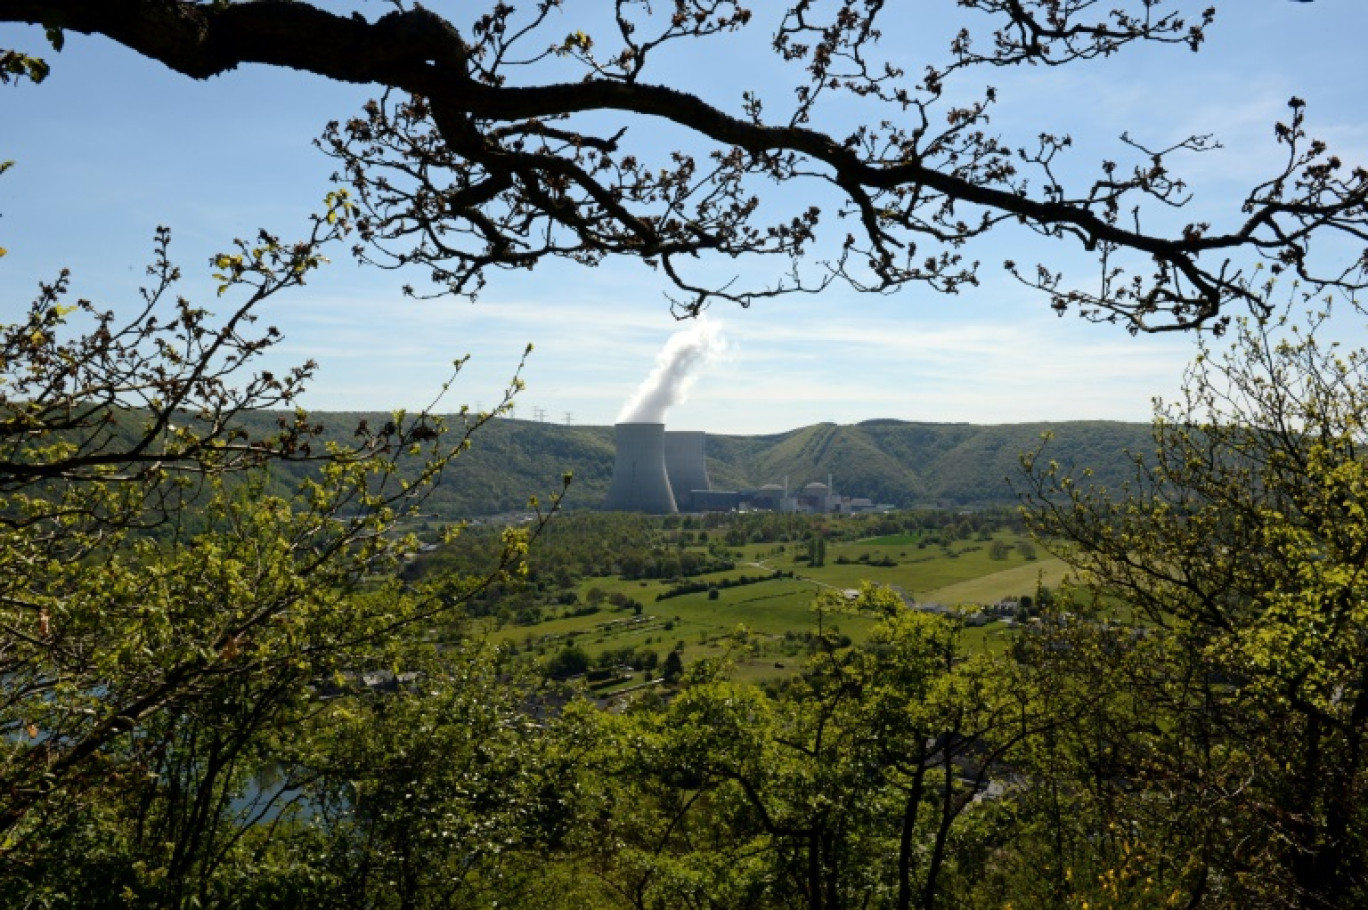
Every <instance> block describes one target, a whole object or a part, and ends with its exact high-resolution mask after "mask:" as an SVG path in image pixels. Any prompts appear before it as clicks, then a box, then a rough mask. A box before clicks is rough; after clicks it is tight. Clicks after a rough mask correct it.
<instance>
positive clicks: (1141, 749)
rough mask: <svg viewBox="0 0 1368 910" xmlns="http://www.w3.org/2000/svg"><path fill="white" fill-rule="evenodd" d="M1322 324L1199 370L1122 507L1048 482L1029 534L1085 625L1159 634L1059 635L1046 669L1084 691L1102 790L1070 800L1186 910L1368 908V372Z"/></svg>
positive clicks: (1079, 740)
mask: <svg viewBox="0 0 1368 910" xmlns="http://www.w3.org/2000/svg"><path fill="white" fill-rule="evenodd" d="M1318 322H1319V317H1313V318H1312V319H1311V320H1310V322H1309V323H1308V324H1307V326H1306V327H1304V328H1299V327H1297V326H1293V325H1289V324H1288V323H1287V322H1286V321H1282V320H1280V321H1272V320H1270V321H1266V322H1252V321H1251V322H1242V323H1240V324H1239V326H1238V338H1237V343H1236V344H1235V346H1234V347H1233V349H1232V350H1230V351H1229V352H1227V353H1225V354H1224V355H1217V354H1214V353H1212V352H1210V351H1204V352H1203V354H1202V356H1201V357H1200V358H1199V359H1198V361H1197V363H1196V364H1195V365H1194V366H1193V367H1192V369H1191V371H1190V373H1189V376H1188V384H1187V390H1186V392H1185V395H1184V397H1183V398H1182V399H1181V400H1180V401H1179V402H1177V403H1176V404H1175V405H1172V406H1170V407H1168V408H1166V409H1164V410H1162V411H1161V412H1160V413H1159V416H1158V417H1157V418H1156V421H1155V425H1154V441H1155V447H1154V452H1153V453H1152V454H1151V455H1148V456H1145V457H1137V458H1136V462H1135V480H1134V482H1133V483H1132V484H1131V485H1130V486H1128V487H1127V488H1126V489H1124V490H1122V491H1121V495H1119V496H1116V495H1114V494H1111V495H1109V494H1108V493H1106V492H1105V491H1099V490H1097V489H1095V488H1089V487H1087V486H1085V485H1084V484H1082V483H1079V482H1077V481H1076V480H1075V479H1074V478H1071V477H1068V476H1066V475H1065V474H1063V473H1061V472H1059V471H1057V470H1056V468H1055V467H1054V466H1052V465H1050V466H1047V465H1046V464H1045V461H1044V458H1043V457H1042V456H1037V458H1036V459H1035V465H1036V473H1035V475H1034V484H1033V488H1032V492H1031V499H1032V502H1033V503H1034V504H1035V505H1037V506H1038V510H1037V511H1036V512H1035V515H1034V521H1035V523H1036V525H1037V528H1038V530H1039V531H1040V532H1041V533H1042V534H1043V535H1046V536H1047V538H1049V539H1052V540H1054V541H1055V543H1054V544H1053V546H1055V547H1057V548H1058V552H1059V553H1060V554H1061V555H1063V556H1064V557H1065V558H1066V559H1068V560H1069V561H1070V562H1071V563H1072V564H1073V565H1074V567H1075V570H1076V572H1077V579H1078V582H1079V584H1080V585H1082V590H1081V591H1080V592H1079V593H1076V594H1075V595H1074V601H1075V604H1078V603H1079V602H1080V600H1079V599H1080V598H1083V601H1082V602H1084V603H1106V602H1111V601H1112V600H1113V599H1114V601H1115V602H1119V603H1121V604H1124V605H1125V606H1126V608H1127V609H1128V610H1130V611H1133V612H1134V614H1135V615H1136V616H1137V617H1138V619H1139V620H1140V621H1141V623H1142V624H1143V625H1142V627H1141V628H1137V629H1133V630H1120V629H1115V630H1110V631H1107V630H1103V629H1098V628H1096V627H1094V626H1092V625H1091V624H1086V623H1084V624H1072V625H1071V626H1070V625H1066V626H1064V627H1061V628H1060V629H1059V630H1057V631H1056V632H1054V633H1052V634H1051V635H1050V636H1049V637H1048V638H1046V639H1045V640H1044V642H1043V644H1044V647H1043V649H1041V650H1040V651H1039V652H1038V654H1037V657H1036V662H1037V663H1039V665H1040V667H1041V671H1042V672H1043V673H1045V674H1047V675H1048V676H1050V678H1051V679H1053V680H1055V682H1054V683H1052V685H1053V687H1054V688H1056V690H1057V691H1061V692H1069V691H1071V690H1074V689H1079V691H1080V692H1083V691H1086V698H1087V704H1086V705H1082V704H1081V705H1080V711H1079V712H1078V714H1077V716H1076V717H1075V718H1074V725H1075V727H1076V728H1078V729H1079V731H1080V735H1077V736H1076V737H1075V738H1074V739H1072V740H1071V742H1073V743H1074V744H1076V745H1078V746H1082V747H1086V748H1087V753H1088V754H1076V755H1074V756H1073V758H1072V760H1073V761H1082V762H1086V763H1088V765H1089V766H1090V767H1092V768H1093V769H1094V770H1093V771H1092V772H1091V773H1090V774H1089V775H1088V779H1089V780H1090V781H1091V784H1090V789H1087V790H1084V789H1081V788H1078V787H1077V786H1074V787H1073V792H1072V793H1069V794H1068V797H1069V798H1070V799H1074V798H1078V799H1087V800H1089V801H1091V802H1092V808H1091V809H1090V810H1089V811H1087V812H1080V813H1079V817H1080V821H1082V822H1083V823H1084V824H1085V826H1086V825H1091V826H1092V828H1091V830H1092V832H1098V831H1102V830H1112V829H1115V830H1118V831H1120V832H1122V835H1123V837H1124V838H1125V839H1127V840H1129V839H1131V838H1135V839H1136V840H1138V841H1139V842H1140V845H1141V846H1142V847H1143V852H1142V853H1141V854H1135V855H1133V856H1132V858H1131V859H1130V860H1129V862H1131V863H1138V864H1140V865H1141V866H1143V867H1144V868H1146V869H1147V870H1150V871H1148V872H1147V874H1150V875H1152V876H1153V877H1154V878H1155V880H1160V879H1161V878H1162V879H1163V880H1165V881H1166V882H1168V883H1170V884H1171V886H1172V887H1174V888H1177V889H1178V890H1179V891H1180V892H1181V893H1182V894H1183V895H1185V897H1184V899H1183V900H1184V903H1185V905H1186V906H1195V905H1201V906H1242V907H1272V906H1296V907H1331V906H1335V907H1343V906H1354V905H1357V904H1361V903H1363V902H1364V901H1365V900H1368V877H1366V876H1365V873H1364V870H1365V868H1368V845H1365V843H1364V841H1363V838H1362V836H1361V832H1362V831H1364V830H1365V821H1368V818H1365V814H1364V813H1365V806H1366V805H1368V803H1366V802H1365V799H1364V795H1365V786H1368V768H1365V764H1364V753H1363V744H1364V736H1365V733H1366V732H1368V726H1365V720H1366V719H1368V685H1365V683H1368V677H1365V673H1368V652H1366V651H1365V649H1364V640H1363V634H1362V630H1363V628H1364V623H1365V620H1368V616H1365V615H1364V603H1365V598H1364V591H1363V583H1364V582H1363V571H1364V565H1365V554H1366V553H1368V550H1366V549H1365V547H1366V546H1368V543H1366V541H1368V522H1366V521H1365V512H1364V501H1365V495H1368V476H1366V475H1365V471H1366V470H1368V468H1366V467H1365V464H1364V460H1363V453H1362V442H1363V438H1364V434H1363V430H1364V425H1363V420H1364V414H1365V413H1368V373H1365V366H1366V365H1368V354H1365V352H1363V351H1341V350H1339V349H1338V348H1337V347H1335V346H1333V345H1331V346H1323V345H1322V344H1320V343H1319V342H1318V341H1317V340H1316V338H1315V328H1316V325H1317V324H1318ZM1074 609H1078V607H1077V606H1075V608H1074ZM1080 687H1081V688H1080ZM1087 743H1095V744H1097V745H1096V747H1095V748H1093V747H1087V745H1086V744H1087ZM1099 759H1101V760H1104V761H1105V763H1104V764H1102V765H1100V766H1099V765H1098V764H1096V762H1097V761H1098V760H1099ZM1104 768H1105V769H1108V770H1106V771H1105V773H1101V772H1102V769H1104ZM1066 774H1067V772H1066ZM1078 836H1079V837H1089V836H1094V835H1093V834H1090V833H1088V830H1087V829H1086V828H1085V830H1084V831H1083V832H1081V833H1080V834H1079V835H1078ZM1080 843H1081V842H1080ZM1141 856H1143V859H1141V858H1140V857H1141ZM1114 871H1116V872H1117V873H1118V874H1120V872H1121V870H1120V868H1119V867H1118V868H1116V869H1114Z"/></svg>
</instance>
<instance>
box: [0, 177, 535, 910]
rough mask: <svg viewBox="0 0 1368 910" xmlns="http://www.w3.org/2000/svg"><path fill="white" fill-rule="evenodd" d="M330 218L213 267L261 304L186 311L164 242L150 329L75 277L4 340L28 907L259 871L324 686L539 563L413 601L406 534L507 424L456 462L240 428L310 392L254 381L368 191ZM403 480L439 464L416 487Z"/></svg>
mask: <svg viewBox="0 0 1368 910" xmlns="http://www.w3.org/2000/svg"><path fill="white" fill-rule="evenodd" d="M329 202H330V206H329V209H328V211H327V212H326V213H325V214H324V215H323V216H320V217H319V218H317V219H316V220H315V222H314V230H313V232H312V233H311V234H310V236H309V237H307V238H306V239H305V240H303V241H301V242H298V243H294V244H288V243H282V242H280V241H279V240H277V239H276V238H274V237H272V236H271V235H269V234H266V233H264V232H263V233H261V234H260V235H259V236H258V238H257V239H256V240H255V241H253V242H251V243H247V242H239V243H238V245H237V251H236V252H235V253H231V254H223V255H220V256H218V257H216V260H215V265H216V267H217V268H218V269H219V274H218V276H217V277H218V279H219V281H220V282H221V285H222V287H221V289H220V290H221V293H220V296H221V297H222V298H224V299H226V300H232V301H237V302H235V303H231V304H230V305H229V316H228V317H227V318H226V319H222V320H218V319H215V317H213V316H212V315H211V314H210V313H209V312H208V311H206V310H203V309H200V308H197V307H195V306H193V305H192V304H191V303H189V302H188V301H186V300H185V299H183V298H181V299H178V300H177V301H176V302H175V303H174V304H173V305H168V304H167V303H166V302H165V298H167V297H169V296H170V294H171V293H172V289H173V288H174V285H175V283H176V281H177V280H178V279H179V272H178V270H177V269H176V268H175V266H174V265H172V263H171V262H170V260H169V258H168V242H169V238H168V235H167V234H166V233H165V232H161V233H159V235H158V241H157V254H156V259H155V261H154V264H153V266H152V268H151V269H150V272H151V275H152V278H153V283H152V286H151V289H150V290H149V291H147V292H145V293H144V301H143V306H142V307H141V308H139V309H138V310H137V311H136V312H135V314H134V315H133V317H132V318H130V319H127V320H124V321H122V322H121V321H117V320H116V317H115V316H114V315H113V313H110V312H101V311H98V310H96V309H95V308H94V306H93V305H91V304H89V303H86V302H80V303H77V304H75V305H71V306H67V305H65V304H64V302H63V298H64V294H65V289H66V279H65V275H64V276H62V278H60V279H59V280H58V281H57V282H54V283H53V284H51V285H44V286H43V287H42V288H41V289H40V293H39V296H38V299H37V300H36V301H35V302H34V304H33V306H32V307H31V308H30V309H29V310H28V312H27V314H26V315H25V318H24V319H23V321H21V322H18V323H15V324H12V325H7V326H4V327H2V328H0V363H3V372H0V677H3V679H4V681H5V685H4V692H3V699H0V736H2V737H3V742H4V748H3V751H2V752H0V789H3V791H4V792H5V793H6V799H5V801H4V804H3V806H2V807H0V838H3V850H2V851H0V885H2V886H3V889H4V890H5V891H6V892H10V893H13V892H16V891H17V892H21V893H27V894H30V895H31V896H32V900H33V901H34V902H35V903H37V904H44V903H50V904H59V905H60V904H74V905H82V906H93V905H95V904H96V903H97V902H106V903H110V904H114V903H119V902H121V901H123V900H125V899H126V900H129V901H135V902H146V903H151V904H157V905H160V906H179V905H186V904H191V903H197V902H203V901H206V900H210V899H211V898H214V896H215V895H220V894H221V889H222V888H224V887H225V884H224V882H225V879H224V876H225V875H230V874H231V872H232V870H231V867H232V864H233V862H234V861H236V860H240V855H239V854H238V853H237V852H236V851H237V850H238V849H239V848H241V849H246V847H245V846H244V845H245V844H249V843H252V842H254V841H256V840H257V839H259V838H260V837H262V836H265V835H264V833H263V832H264V831H268V830H269V828H267V829H263V828H262V824H263V822H264V821H265V820H267V819H269V818H272V817H273V816H274V815H275V814H276V813H278V812H280V811H282V809H281V806H280V805H279V801H280V799H282V798H284V797H283V796H282V794H283V791H280V790H273V791H271V792H269V793H266V792H262V791H260V790H254V789H253V781H254V779H255V776H256V775H257V774H259V773H260V772H262V771H263V770H264V769H266V768H269V767H270V766H271V764H272V762H273V761H274V757H273V756H274V754H275V753H274V749H273V744H276V743H279V742H280V740H281V739H282V738H283V737H288V736H289V735H290V733H291V731H292V730H294V729H296V728H297V727H298V726H299V725H300V724H301V723H302V722H303V720H302V719H303V718H305V717H307V716H308V715H309V714H310V713H311V712H312V711H314V710H316V701H317V693H318V692H319V688H318V687H319V685H320V683H321V681H324V680H327V679H330V678H332V677H333V676H334V675H335V674H337V673H339V672H342V671H349V670H355V669H363V668H369V667H371V666H373V665H374V664H375V663H376V662H383V661H385V660H386V655H387V654H388V653H389V651H390V649H391V648H392V646H393V643H394V641H395V639H396V636H399V635H403V636H410V637H411V636H417V635H420V634H421V632H422V630H423V629H424V628H425V627H426V626H427V624H430V623H432V622H433V621H434V620H435V619H437V618H439V617H442V616H448V615H452V614H454V613H456V612H458V611H459V610H460V607H461V604H462V603H463V602H464V601H466V600H468V599H469V597H470V596H471V594H472V593H473V592H474V591H477V590H479V589H480V588H481V587H483V586H485V585H487V584H489V583H490V582H491V581H492V580H493V579H495V578H498V577H501V576H502V575H504V574H506V573H507V571H509V570H510V569H512V568H513V567H514V566H516V565H517V563H518V562H519V560H520V559H521V557H522V555H523V553H524V551H525V542H526V541H525V538H526V534H525V533H519V534H513V533H510V534H509V535H507V536H506V537H505V540H504V549H503V552H502V554H501V558H500V559H499V560H496V561H495V562H494V563H493V564H491V565H490V566H489V567H488V568H487V569H486V574H485V575H484V576H483V577H480V578H465V579H461V578H452V579H449V580H447V581H446V582H445V583H444V584H443V585H441V586H440V587H437V588H432V589H428V590H416V589H411V590H403V589H401V587H400V586H399V585H398V584H397V583H396V582H394V581H393V580H392V578H393V575H394V573H395V571H396V569H397V567H398V566H399V564H400V562H401V561H402V560H403V559H404V558H405V557H406V556H407V555H408V554H410V553H411V552H412V551H413V550H414V549H415V547H416V542H415V541H414V540H413V539H411V538H409V537H405V536H402V535H398V534H394V533H392V528H393V525H394V522H395V520H396V519H397V518H399V517H401V516H404V515H407V514H409V513H410V512H412V511H413V510H415V509H416V508H417V507H418V506H419V505H421V503H422V498H423V495H424V492H425V490H426V489H428V488H429V487H430V486H431V485H432V484H433V483H435V482H436V480H437V479H438V478H439V477H440V476H441V475H442V473H443V471H444V470H445V469H446V468H447V466H448V465H449V464H450V462H451V461H452V459H453V458H454V457H455V456H456V455H457V454H459V452H461V451H462V450H463V449H464V448H465V447H466V445H467V444H468V437H469V434H470V433H471V432H473V431H475V430H476V429H478V427H479V425H480V424H481V423H483V422H484V421H485V420H487V419H489V415H478V416H476V415H471V419H470V420H469V421H467V422H466V426H465V428H464V430H465V432H464V435H460V436H457V437H456V439H455V441H454V443H452V442H446V441H444V439H443V434H444V430H445V427H444V425H443V423H442V422H441V421H440V420H438V419H437V418H435V417H433V416H431V415H430V414H429V413H427V412H424V413H421V414H416V415H407V414H404V413H395V414H394V415H392V418H391V420H390V421H389V422H388V423H387V424H386V425H385V426H384V427H382V428H379V429H375V430H372V429H371V428H369V427H367V426H364V425H363V426H361V427H358V429H357V433H356V435H355V437H354V440H355V441H354V442H353V444H352V445H351V446H350V447H340V446H335V445H333V446H323V445H321V444H318V443H317V440H316V439H314V435H315V431H314V427H313V425H312V424H311V423H310V421H309V419H308V416H307V415H306V414H304V413H303V412H300V411H296V412H294V413H293V414H292V415H291V417H290V418H289V419H282V420H281V421H280V422H279V424H278V425H277V427H276V432H274V433H272V434H269V435H263V436H253V435H251V434H249V433H247V432H245V431H244V430H243V429H242V428H241V427H240V426H238V425H237V421H236V418H237V417H238V416H239V415H241V414H243V413H246V412H249V411H253V410H257V409H260V408H262V407H266V406H273V405H277V404H280V403H285V402H289V401H290V400H291V399H292V398H293V397H294V395H295V394H296V393H297V392H298V390H299V388H300V386H301V384H302V382H303V381H304V380H305V379H306V378H307V377H308V375H309V373H310V370H311V365H305V366H303V367H301V368H299V369H297V370H295V371H292V372H291V373H290V374H288V375H286V376H281V377H277V376H274V375H272V374H271V373H269V372H266V371H257V372H251V370H252V361H253V359H254V358H256V357H257V356H258V355H259V354H260V353H261V352H263V351H264V350H266V349H267V348H269V347H270V346H271V345H272V344H274V343H275V340H276V339H277V338H278V333H277V332H276V331H275V330H274V329H271V328H268V329H266V330H265V331H264V332H261V333H260V334H258V335H254V334H253V333H252V331H251V327H252V324H253V322H254V321H255V319H256V318H257V313H258V311H259V309H260V307H261V304H263V303H264V302H265V301H266V300H268V299H271V298H273V297H274V296H276V295H277V294H279V293H281V292H282V291H285V290H288V289H291V288H295V287H297V286H298V285H299V284H301V283H302V282H303V281H304V278H305V276H306V275H307V274H308V273H309V272H310V271H311V270H312V269H314V268H315V267H317V265H318V264H319V263H320V262H321V261H322V256H321V253H320V252H319V250H320V247H321V246H322V245H323V244H324V243H326V242H328V241H330V240H333V239H335V238H337V237H339V236H340V235H341V234H342V233H343V232H345V230H346V229H347V224H348V218H349V215H350V212H351V209H350V206H349V203H347V201H346V198H345V194H335V195H333V196H331V197H330V199H329ZM78 320H79V321H78ZM235 383H237V384H235ZM515 388H516V380H515V386H514V389H515ZM512 391H513V389H510V392H509V394H510V395H511V394H512ZM130 414H131V415H136V416H135V417H134V419H130ZM315 446H317V447H316V448H315ZM303 459H307V460H311V461H313V462H314V463H315V465H316V471H315V473H314V474H313V475H312V476H309V477H307V478H305V479H304V480H302V481H301V482H300V483H299V484H298V485H297V486H296V487H295V488H294V489H293V490H290V491H287V492H286V493H284V494H278V493H276V492H273V491H271V490H268V489H267V477H266V476H265V475H263V474H262V473H261V468H262V466H263V465H266V464H268V463H271V462H281V461H290V460H303ZM404 459H416V460H418V461H419V462H420V463H421V467H419V468H418V469H417V470H416V473H411V474H410V477H411V479H409V480H402V481H401V478H400V477H399V476H398V475H399V464H400V462H401V461H402V460H404ZM553 505H554V503H553ZM533 530H535V528H534V529H533ZM253 793H255V796H253V795H252V794H253ZM87 851H88V852H89V853H90V854H91V855H90V858H89V859H88V860H82V861H81V862H79V863H76V865H75V867H76V868H77V869H78V872H77V873H76V874H73V873H72V872H70V871H68V870H69V869H70V868H71V867H72V865H73V862H74V861H75V860H76V859H77V858H78V857H79V856H80V854H82V853H84V852H87ZM238 872H239V873H241V870H238Z"/></svg>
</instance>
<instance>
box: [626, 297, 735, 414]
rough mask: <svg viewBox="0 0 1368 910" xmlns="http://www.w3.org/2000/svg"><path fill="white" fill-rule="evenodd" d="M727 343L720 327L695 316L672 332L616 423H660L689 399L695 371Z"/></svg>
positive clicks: (720, 351) (724, 347)
mask: <svg viewBox="0 0 1368 910" xmlns="http://www.w3.org/2000/svg"><path fill="white" fill-rule="evenodd" d="M726 347H727V343H726V341H725V340H724V339H723V338H722V327H721V325H719V324H718V323H716V322H713V321H711V320H709V319H708V318H707V317H706V316H699V317H698V318H697V319H695V320H694V321H693V324H692V325H690V326H689V327H688V328H687V329H683V330H682V331H679V332H675V333H674V334H673V335H671V336H670V339H669V340H668V341H666V342H665V347H663V348H661V350H660V353H659V354H657V355H656V365H655V369H653V370H652V371H651V375H650V376H647V377H646V381H645V382H643V383H642V384H641V387H640V388H639V389H637V390H636V393H635V394H634V395H632V397H631V398H629V399H628V400H627V403H626V404H625V405H623V407H622V411H621V412H619V413H618V418H617V422H618V423H664V422H665V411H666V410H667V409H668V408H669V407H670V405H674V404H679V403H681V402H682V401H684V400H685V399H686V398H688V397H689V389H691V388H693V384H694V380H695V379H696V378H697V377H698V371H699V370H700V369H702V368H703V367H705V366H707V365H708V364H710V363H712V362H713V361H715V360H716V359H717V358H718V356H719V355H721V354H722V352H723V351H725V350H726Z"/></svg>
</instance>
